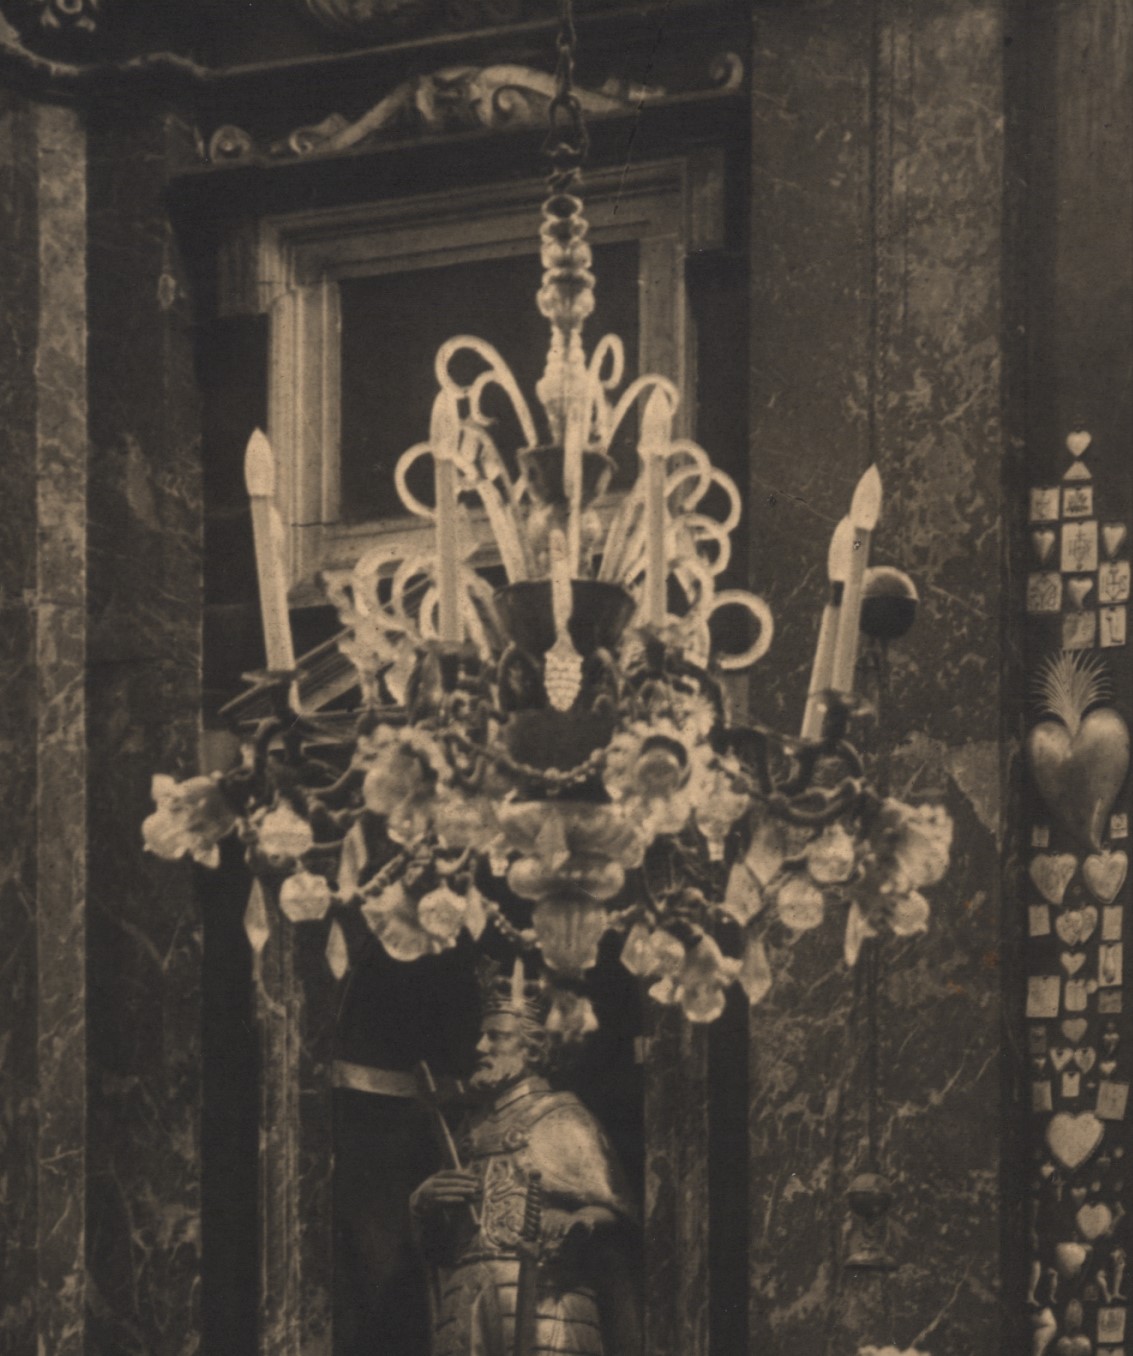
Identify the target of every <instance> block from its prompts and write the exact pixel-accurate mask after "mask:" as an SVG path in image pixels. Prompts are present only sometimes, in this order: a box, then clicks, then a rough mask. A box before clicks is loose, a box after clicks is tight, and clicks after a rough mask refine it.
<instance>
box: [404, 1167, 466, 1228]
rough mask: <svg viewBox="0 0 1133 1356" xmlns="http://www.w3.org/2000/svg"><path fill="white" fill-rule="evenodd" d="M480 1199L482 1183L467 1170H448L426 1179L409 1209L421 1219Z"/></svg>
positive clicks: (411, 1198) (411, 1200)
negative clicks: (446, 1208)
mask: <svg viewBox="0 0 1133 1356" xmlns="http://www.w3.org/2000/svg"><path fill="white" fill-rule="evenodd" d="M479 1197H480V1181H479V1179H478V1178H477V1176H476V1174H475V1173H474V1172H469V1171H468V1170H467V1169H465V1168H446V1169H445V1170H444V1171H443V1172H435V1173H434V1174H433V1175H432V1177H426V1179H425V1180H424V1181H423V1182H422V1183H421V1185H420V1186H419V1187H418V1188H417V1190H416V1191H415V1192H414V1193H413V1195H412V1196H410V1198H409V1208H410V1210H412V1211H413V1213H414V1214H415V1215H417V1216H419V1217H423V1216H425V1215H431V1214H433V1213H434V1212H435V1211H437V1210H440V1209H443V1208H445V1207H446V1206H453V1205H466V1204H472V1203H474V1202H476V1201H477V1200H478V1199H479Z"/></svg>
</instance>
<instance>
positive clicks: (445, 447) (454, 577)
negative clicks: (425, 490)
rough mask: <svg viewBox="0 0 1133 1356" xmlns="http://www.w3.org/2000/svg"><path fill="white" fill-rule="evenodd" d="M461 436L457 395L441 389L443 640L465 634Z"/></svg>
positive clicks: (436, 412)
mask: <svg viewBox="0 0 1133 1356" xmlns="http://www.w3.org/2000/svg"><path fill="white" fill-rule="evenodd" d="M459 437H460V423H459V420H458V418H457V413H456V405H455V403H454V401H453V398H452V397H451V396H450V395H447V394H446V393H445V392H443V391H442V392H441V393H440V395H438V396H437V398H436V400H435V401H434V402H433V418H432V422H431V424H430V428H429V445H430V447H431V448H432V449H433V466H434V468H435V493H436V514H435V517H436V528H437V536H436V540H437V602H438V607H437V611H438V614H439V616H438V624H437V631H438V634H439V635H440V638H441V640H444V641H452V642H456V641H459V640H460V639H461V637H462V635H463V628H462V625H461V616H460V560H459V542H458V529H457V523H456V466H455V464H454V462H453V456H454V454H455V452H456V449H457V443H458V440H459Z"/></svg>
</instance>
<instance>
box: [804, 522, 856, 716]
mask: <svg viewBox="0 0 1133 1356" xmlns="http://www.w3.org/2000/svg"><path fill="white" fill-rule="evenodd" d="M853 554H854V524H853V522H852V521H851V520H850V518H849V516H848V515H847V517H845V518H843V519H842V521H841V522H840V523H839V524H838V526H837V527H836V528H835V529H834V535H833V536H832V537H831V538H830V550H829V552H828V553H827V557H826V577H827V578H828V579H829V581H830V592H829V596H828V598H827V601H826V606H825V607H824V608H823V609H822V621H821V622H820V624H819V627H818V644H817V645H816V646H815V651H814V664H813V666H812V668H811V671H810V688H809V690H808V692H807V699H806V711H805V712H804V714H803V725H802V730H801V731H800V734H801V736H802V738H803V739H818V738H819V736H820V735H821V734H822V721H823V717H824V715H825V714H826V693H827V691H828V690H829V688H830V675H831V674H832V673H833V671H834V646H835V644H836V642H837V639H838V620H839V618H840V616H841V614H842V592H843V590H844V588H845V586H846V577H847V575H848V574H849V572H850V561H851V558H852V557H853Z"/></svg>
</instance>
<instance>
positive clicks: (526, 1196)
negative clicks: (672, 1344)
mask: <svg viewBox="0 0 1133 1356" xmlns="http://www.w3.org/2000/svg"><path fill="white" fill-rule="evenodd" d="M540 999H541V995H540V993H539V990H538V988H537V987H536V986H534V985H528V984H526V983H525V982H524V976H523V968H522V962H521V961H517V962H516V969H515V971H514V972H513V975H512V977H511V979H510V981H509V980H508V979H507V978H501V977H499V976H498V974H497V975H495V976H494V977H492V978H491V979H490V980H488V981H487V982H486V984H485V996H484V1005H483V1016H482V1022H481V1035H480V1041H479V1044H478V1046H477V1051H478V1054H479V1061H478V1064H477V1068H476V1071H475V1073H474V1075H473V1077H472V1079H471V1081H470V1090H471V1092H472V1093H473V1094H474V1096H475V1098H476V1101H477V1106H476V1109H475V1110H474V1111H473V1112H472V1114H471V1115H470V1116H469V1118H468V1119H467V1121H466V1122H465V1124H464V1125H463V1126H462V1127H461V1129H460V1131H459V1132H458V1135H457V1137H456V1138H455V1139H454V1140H452V1141H450V1144H449V1151H448V1157H449V1160H450V1165H449V1166H448V1167H446V1168H445V1169H443V1170H442V1171H440V1172H437V1173H435V1174H434V1175H433V1176H431V1177H429V1178H427V1179H426V1180H425V1181H424V1182H423V1183H422V1184H421V1186H420V1187H418V1188H417V1190H416V1192H415V1193H414V1195H413V1197H412V1201H411V1209H412V1212H413V1218H414V1222H415V1228H416V1233H417V1238H418V1242H419V1246H420V1248H421V1251H422V1254H423V1256H424V1260H425V1263H426V1266H427V1268H428V1270H429V1275H430V1285H431V1292H432V1305H433V1314H432V1319H433V1348H432V1349H433V1356H534V1353H536V1352H538V1353H541V1354H542V1353H562V1356H640V1350H641V1337H640V1331H641V1329H640V1313H639V1300H638V1293H637V1285H636V1282H635V1280H634V1264H633V1255H634V1252H635V1239H636V1233H637V1226H636V1223H635V1215H634V1210H633V1207H632V1205H631V1203H630V1199H629V1196H628V1193H627V1191H626V1187H625V1184H624V1181H623V1177H622V1172H621V1168H620V1166H619V1164H618V1163H617V1161H616V1159H615V1156H614V1153H613V1150H612V1148H611V1146H610V1144H609V1142H608V1140H607V1138H606V1136H605V1134H604V1133H603V1131H602V1128H601V1126H600V1125H599V1124H598V1123H597V1121H596V1120H595V1119H594V1117H593V1116H592V1115H591V1114H590V1112H589V1111H588V1110H587V1109H586V1108H585V1107H584V1106H583V1104H582V1103H581V1102H580V1101H579V1099H578V1098H577V1097H575V1096H574V1094H573V1093H570V1092H557V1091H553V1090H552V1088H551V1086H550V1084H549V1083H548V1082H547V1079H546V1078H545V1077H544V1073H545V1070H546V1068H547V1064H548V1053H549V1037H548V1033H547V1031H546V1029H545V1027H544V1025H543V1020H542V1018H543V1013H542V1011H541V1007H542V1004H541V1001H540Z"/></svg>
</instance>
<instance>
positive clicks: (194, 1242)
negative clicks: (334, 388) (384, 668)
mask: <svg viewBox="0 0 1133 1356" xmlns="http://www.w3.org/2000/svg"><path fill="white" fill-rule="evenodd" d="M131 116H132V117H133V119H134V126H135V127H137V128H142V129H144V130H143V131H139V132H137V133H136V134H135V135H134V137H133V139H131V138H127V137H117V138H116V135H115V133H114V132H113V131H112V126H113V119H112V118H109V119H108V116H107V115H102V117H103V120H102V121H101V123H100V118H99V116H98V115H92V114H91V113H90V111H89V110H86V111H83V112H80V111H78V110H75V109H70V108H61V107H54V106H48V105H43V106H37V105H34V104H29V103H25V102H23V101H22V100H20V99H18V98H16V97H14V96H5V98H4V101H3V104H2V106H0V257H2V258H3V261H4V265H3V268H2V269H0V293H2V296H0V307H2V312H3V317H4V318H3V324H2V325H0V681H2V685H3V690H4V694H5V701H4V703H3V708H2V711H0V748H2V749H3V750H4V753H5V766H4V773H3V776H2V777H0V812H2V813H3V817H4V825H5V830H4V835H3V837H4V846H3V849H2V850H0V904H2V907H0V954H2V956H3V962H2V964H3V968H4V974H5V995H6V998H5V1003H4V1004H3V1005H2V1009H0V1204H2V1207H3V1216H4V1221H5V1227H4V1231H3V1233H4V1237H3V1242H2V1244H0V1269H2V1281H0V1347H2V1348H3V1350H4V1351H5V1352H11V1353H12V1354H13V1356H25V1353H26V1354H27V1356H31V1354H32V1353H35V1352H51V1353H52V1354H53V1356H54V1354H55V1353H62V1354H63V1356H66V1353H72V1352H73V1353H80V1352H81V1353H93V1352H100V1351H105V1352H108V1353H109V1352H115V1353H119V1352H137V1353H141V1352H145V1353H174V1352H176V1353H188V1352H192V1351H195V1350H197V1348H198V1346H199V1329H198V1323H197V1319H196V1303H197V1298H196V1293H197V1288H198V1274H199V1259H198V1244H199V1208H198V1200H197V1197H198V1179H199V1164H198V1159H199V1155H198V1152H197V1138H198V1136H197V1129H196V1118H197V1102H198V1097H197V1091H196V1084H197V1079H198V1076H199V1067H198V1066H199V1048H200V1037H199V1024H200V1019H199V1009H198V994H199V987H200V977H199V956H198V952H199V925H198V923H197V919H196V911H195V907H194V904H193V900H192V896H191V882H190V880H189V877H188V875H187V874H186V872H185V871H184V870H178V869H171V868H169V867H167V866H164V865H160V864H157V863H153V862H146V861H144V860H143V858H142V854H141V852H140V836H139V825H140V821H141V819H142V817H143V816H144V815H145V813H146V811H147V808H148V805H147V802H148V789H149V780H150V776H151V774H152V773H153V772H154V771H155V770H168V771H172V772H178V771H180V772H187V771H189V770H190V769H191V768H192V767H193V764H194V763H195V761H196V728H197V720H198V716H197V712H198V710H199V702H200V696H199V692H200V679H199V652H200V646H199V638H198V632H199V616H200V589H199V564H200V561H199V556H200V552H199V545H198V542H197V535H198V531H199V513H200V510H199V495H198V494H197V491H196V477H197V462H198V457H197V451H196V447H195V433H194V429H195V414H194V411H193V407H192V401H191V399H190V397H189V392H190V391H191V388H192V368H191V362H190V359H189V345H188V333H187V325H186V323H185V311H184V301H183V298H182V297H181V295H180V292H179V285H178V282H177V271H176V264H175V261H174V259H173V253H172V246H171V238H170V231H169V227H168V224H167V223H166V221H165V218H164V214H163V212H162V210H161V205H160V192H161V187H162V184H163V182H164V179H165V176H166V173H167V169H168V163H169V149H170V148H169V145H168V142H167V137H168V135H169V133H170V127H171V124H169V123H167V122H166V121H165V120H164V119H162V118H159V117H157V116H152V117H151V116H150V115H148V114H145V113H143V112H141V111H140V110H138V109H136V108H135V109H133V110H132V112H131Z"/></svg>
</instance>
